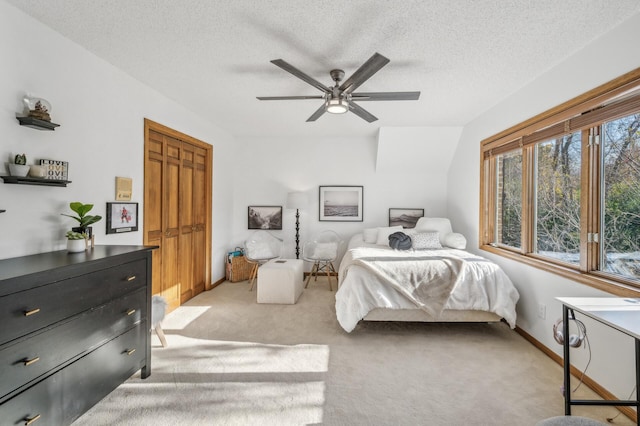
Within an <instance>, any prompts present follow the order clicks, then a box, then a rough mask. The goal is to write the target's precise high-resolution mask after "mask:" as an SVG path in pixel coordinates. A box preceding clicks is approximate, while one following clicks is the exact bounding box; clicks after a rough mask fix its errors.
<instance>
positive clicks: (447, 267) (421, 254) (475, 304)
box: [336, 246, 519, 332]
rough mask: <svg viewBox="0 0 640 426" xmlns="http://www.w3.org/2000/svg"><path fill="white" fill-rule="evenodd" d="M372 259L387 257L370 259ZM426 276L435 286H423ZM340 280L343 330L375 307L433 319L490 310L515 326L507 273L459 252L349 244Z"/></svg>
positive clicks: (339, 313) (338, 295)
mask: <svg viewBox="0 0 640 426" xmlns="http://www.w3.org/2000/svg"><path fill="white" fill-rule="evenodd" d="M376 258H378V259H380V258H387V259H388V261H386V262H385V261H374V262H371V261H370V260H372V259H376ZM414 262H417V263H419V264H420V265H421V266H420V268H419V269H415V265H412V263H414ZM385 263H386V265H385ZM403 268H405V269H404V270H403ZM407 268H412V269H410V270H409V269H407ZM426 277H428V280H435V282H436V283H437V284H436V285H435V287H433V288H430V287H429V285H428V284H425V281H427V279H426ZM339 278H340V282H339V289H338V291H337V293H336V314H337V317H338V322H339V323H340V325H341V326H342V328H344V329H345V330H346V331H347V332H350V331H352V330H353V329H354V328H355V326H356V324H357V323H358V322H359V321H360V320H361V319H362V318H364V317H365V316H366V315H367V314H368V313H369V311H371V310H372V309H374V308H391V309H416V308H419V309H423V310H425V311H426V312H427V313H429V314H430V315H431V316H433V317H434V318H437V317H438V315H439V314H440V313H441V312H442V310H444V309H452V310H480V311H488V312H493V313H495V314H496V315H498V316H500V317H502V318H504V319H505V320H506V321H507V323H508V324H509V325H510V326H511V328H514V327H515V323H516V311H515V306H516V302H517V301H518V298H519V294H518V291H517V290H516V288H515V287H514V286H513V284H512V282H511V280H510V279H509V277H507V275H506V274H505V273H504V271H503V270H502V269H500V267H499V266H498V265H496V264H495V263H493V262H490V261H489V260H487V259H485V258H483V257H480V256H477V255H474V254H471V253H468V252H466V251H463V250H454V249H441V250H407V251H398V250H392V249H390V248H384V247H383V246H375V247H358V248H352V249H349V250H348V251H347V252H346V253H345V255H344V257H343V259H342V262H341V263H340V269H339ZM447 283H448V284H447Z"/></svg>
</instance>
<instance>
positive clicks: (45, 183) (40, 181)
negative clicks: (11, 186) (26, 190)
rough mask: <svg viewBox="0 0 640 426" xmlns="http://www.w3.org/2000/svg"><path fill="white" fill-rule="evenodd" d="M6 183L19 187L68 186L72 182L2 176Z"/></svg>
mask: <svg viewBox="0 0 640 426" xmlns="http://www.w3.org/2000/svg"><path fill="white" fill-rule="evenodd" d="M0 178H1V179H2V180H3V181H4V183H16V184H19V185H42V186H67V184H68V183H71V181H70V180H56V179H42V178H33V177H20V176H0Z"/></svg>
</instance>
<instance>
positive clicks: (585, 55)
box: [448, 13, 640, 399]
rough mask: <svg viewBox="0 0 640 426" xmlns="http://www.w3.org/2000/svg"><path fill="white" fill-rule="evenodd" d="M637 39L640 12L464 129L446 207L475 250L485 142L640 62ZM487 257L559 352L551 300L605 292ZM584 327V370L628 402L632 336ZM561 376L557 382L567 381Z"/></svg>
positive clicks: (526, 321)
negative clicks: (541, 314)
mask: <svg viewBox="0 0 640 426" xmlns="http://www.w3.org/2000/svg"><path fill="white" fill-rule="evenodd" d="M638 39H640V14H638V13H636V14H635V15H633V16H632V17H631V18H630V19H629V20H628V21H626V22H625V23H623V24H622V25H621V26H619V27H618V28H616V29H614V30H613V31H611V32H610V33H609V34H607V35H605V36H604V37H602V38H600V39H598V40H596V41H595V42H593V43H591V44H590V45H589V46H587V47H586V48H585V49H583V50H582V51H580V52H578V53H577V54H575V55H573V56H571V57H569V58H568V59H566V60H565V61H564V62H562V63H561V64H559V65H558V66H556V67H555V68H553V69H551V70H549V71H548V72H547V73H545V74H544V75H543V76H541V77H540V78H538V79H537V80H535V81H533V82H532V83H531V84H529V85H527V86H526V87H524V88H523V89H521V90H520V91H518V92H517V93H514V94H513V95H512V96H510V97H509V98H507V99H505V100H504V101H503V102H501V103H500V104H498V105H496V106H495V107H494V108H492V109H491V110H489V111H487V112H485V113H483V114H482V115H481V116H479V117H478V118H477V119H475V120H474V121H473V122H471V123H469V124H468V125H467V126H465V128H464V131H463V134H462V137H461V139H460V143H459V145H458V148H457V152H456V154H455V157H454V161H453V163H452V166H451V169H450V171H449V180H448V210H449V215H450V217H451V218H452V221H453V223H454V225H455V226H456V227H457V228H458V230H459V231H460V232H463V233H464V234H465V235H466V236H467V238H468V239H469V243H470V244H469V246H470V248H471V249H474V247H475V248H477V247H478V229H479V225H478V216H479V210H478V206H479V183H478V182H479V176H480V171H479V167H480V166H479V152H480V141H481V140H482V139H484V138H487V137H489V136H491V135H493V134H495V133H498V132H500V131H502V130H504V129H507V128H509V127H511V126H513V125H515V124H517V123H519V122H521V121H524V120H526V119H528V118H530V117H533V116H535V115H537V114H539V113H541V112H543V111H545V110H547V109H549V108H552V107H554V106H556V105H559V104H561V103H562V102H564V101H567V100H569V99H571V98H573V97H576V96H578V95H580V94H582V93H584V92H586V91H588V90H590V89H592V88H594V87H596V86H599V85H601V84H603V83H605V82H607V81H609V80H612V79H613V78H615V77H617V76H620V75H622V74H624V73H626V72H628V71H631V70H633V69H635V68H637V67H639V66H640V59H639V57H638V55H637V54H635V53H633V52H635V51H636V50H637V48H636V47H637V46H636V45H637V40H638ZM470 200H472V201H471V202H470ZM476 250H477V249H476ZM482 254H483V255H486V256H487V257H490V258H491V259H492V260H494V261H496V262H497V263H499V264H500V265H501V266H502V267H503V268H504V269H505V270H506V272H507V273H508V274H509V276H510V277H511V278H512V280H513V281H514V283H515V285H516V286H517V288H518V290H519V292H520V296H521V298H520V302H519V303H518V326H519V327H520V328H522V329H523V330H524V331H526V332H527V333H529V334H531V335H532V336H533V337H534V338H536V339H537V340H538V341H540V342H542V343H543V344H544V345H546V346H547V347H549V348H551V349H553V350H554V351H555V352H556V353H558V354H559V355H561V352H562V348H561V346H560V345H558V344H557V343H556V342H555V341H554V340H553V337H552V332H551V329H552V326H553V324H554V322H555V321H556V320H557V319H558V318H559V317H560V316H561V305H560V304H559V303H558V302H557V301H556V300H555V299H554V298H555V297H559V296H606V295H607V294H606V293H603V292H600V291H597V290H595V289H593V288H590V287H588V286H585V285H581V284H578V283H575V282H572V281H570V280H567V279H564V278H561V277H559V276H557V275H554V274H550V273H548V272H543V271H540V270H538V269H535V268H532V267H529V266H526V265H524V264H522V263H519V262H515V261H511V260H508V259H505V258H502V257H499V256H494V255H491V254H489V253H484V252H483V253H482ZM540 303H541V304H544V305H545V306H546V319H544V320H542V319H540V318H538V317H537V309H538V304H540ZM587 328H588V335H589V336H590V341H591V344H592V348H593V358H592V361H591V366H590V367H589V370H588V372H587V374H588V375H589V376H590V377H592V378H593V379H595V380H596V381H597V382H598V383H599V384H601V385H602V386H604V387H605V388H606V389H607V390H609V391H610V392H613V393H614V394H615V395H617V396H618V397H619V398H623V399H626V398H627V397H628V396H629V393H630V392H631V390H632V389H633V386H634V381H633V371H634V363H633V359H634V358H633V354H634V347H633V341H632V339H631V338H628V337H626V336H624V335H620V334H619V333H616V332H612V331H611V330H610V329H607V328H606V327H603V326H601V325H600V324H597V323H593V322H592V321H588V322H587ZM574 352H575V355H573V354H572V360H573V361H574V365H575V366H576V367H578V368H580V369H582V368H583V367H584V366H585V365H586V363H587V358H588V352H587V351H585V350H578V351H574ZM558 380H559V382H558V386H560V385H561V384H562V378H561V377H559V379H558ZM557 389H558V388H557V387H554V388H552V389H550V391H554V392H555V391H557ZM558 397H560V394H558Z"/></svg>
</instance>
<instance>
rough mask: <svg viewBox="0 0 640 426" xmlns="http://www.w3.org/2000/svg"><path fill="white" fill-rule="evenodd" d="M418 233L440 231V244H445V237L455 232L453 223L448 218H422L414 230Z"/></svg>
mask: <svg viewBox="0 0 640 426" xmlns="http://www.w3.org/2000/svg"><path fill="white" fill-rule="evenodd" d="M414 229H415V230H416V231H418V232H428V231H438V232H439V233H440V238H441V240H440V244H444V236H445V235H447V234H449V233H451V232H453V230H452V229H451V222H450V221H449V219H447V218H446V217H421V218H420V219H418V222H417V223H416V227H415V228H414Z"/></svg>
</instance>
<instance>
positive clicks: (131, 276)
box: [127, 275, 136, 281]
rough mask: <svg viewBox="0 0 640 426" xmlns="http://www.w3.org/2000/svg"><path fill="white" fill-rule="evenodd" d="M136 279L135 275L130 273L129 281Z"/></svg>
mask: <svg viewBox="0 0 640 426" xmlns="http://www.w3.org/2000/svg"><path fill="white" fill-rule="evenodd" d="M135 279H136V276H135V275H130V276H128V277H127V281H133V280H135Z"/></svg>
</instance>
